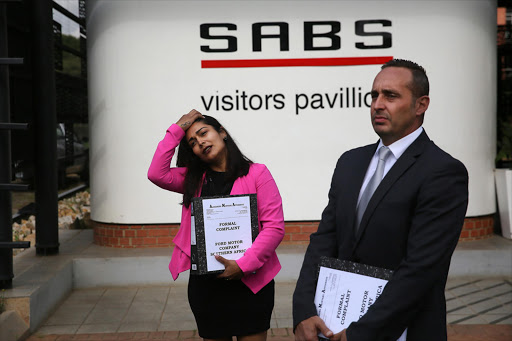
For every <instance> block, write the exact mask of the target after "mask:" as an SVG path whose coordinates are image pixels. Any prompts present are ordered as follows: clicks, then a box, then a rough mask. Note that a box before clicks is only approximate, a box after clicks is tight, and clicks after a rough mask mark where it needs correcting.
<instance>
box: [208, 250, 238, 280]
mask: <svg viewBox="0 0 512 341" xmlns="http://www.w3.org/2000/svg"><path fill="white" fill-rule="evenodd" d="M215 259H216V260H217V261H219V262H220V263H222V265H224V267H225V268H226V269H225V270H224V272H223V273H221V274H220V275H218V276H217V278H224V279H226V280H231V279H240V278H242V277H243V276H244V273H243V271H242V269H240V267H239V266H238V264H237V263H236V262H235V261H234V260H228V259H226V258H224V257H222V256H219V255H215Z"/></svg>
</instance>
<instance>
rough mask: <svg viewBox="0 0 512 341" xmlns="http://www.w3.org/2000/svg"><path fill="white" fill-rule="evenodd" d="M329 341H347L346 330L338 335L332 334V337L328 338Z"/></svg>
mask: <svg viewBox="0 0 512 341" xmlns="http://www.w3.org/2000/svg"><path fill="white" fill-rule="evenodd" d="M330 340H331V341H348V340H347V329H343V330H342V331H341V332H339V333H338V334H334V336H333V337H331V338H330Z"/></svg>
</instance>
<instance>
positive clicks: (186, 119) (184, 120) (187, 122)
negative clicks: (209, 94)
mask: <svg viewBox="0 0 512 341" xmlns="http://www.w3.org/2000/svg"><path fill="white" fill-rule="evenodd" d="M198 118H203V115H202V114H201V113H200V112H199V111H197V110H196V109H192V110H190V111H189V112H188V114H185V115H183V116H181V118H180V119H179V120H178V122H176V124H177V125H179V126H180V127H181V129H183V131H187V129H188V128H190V126H191V125H192V123H194V121H195V120H197V119H198Z"/></svg>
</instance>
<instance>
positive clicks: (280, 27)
mask: <svg viewBox="0 0 512 341" xmlns="http://www.w3.org/2000/svg"><path fill="white" fill-rule="evenodd" d="M391 26H392V23H391V20H387V19H375V20H357V21H356V22H355V25H354V29H353V33H354V34H355V36H357V37H360V39H355V42H354V44H355V48H356V49H360V50H376V49H389V48H390V47H392V44H393V42H392V35H391V32H389V31H388V30H389V29H387V30H386V29H385V28H390V27H391ZM343 30H346V29H345V28H343ZM269 32H271V33H269ZM294 32H295V31H294ZM302 34H303V48H304V51H336V50H340V49H342V47H343V46H342V45H343V41H342V39H343V38H342V24H341V22H340V21H305V22H303V30H302ZM240 35H241V33H240V32H237V25H236V24H234V23H207V24H201V25H200V36H201V38H202V39H203V43H202V45H200V48H201V51H202V52H204V53H208V54H210V56H226V54H231V53H233V52H237V51H238V41H239V40H238V39H251V42H252V52H261V51H262V45H263V41H264V39H267V40H269V39H270V40H273V44H272V46H273V48H274V49H276V48H278V51H276V52H285V51H289V50H290V25H289V24H288V23H287V22H257V23H253V24H252V25H251V36H250V37H247V36H243V37H241V36H240ZM379 38H380V39H379ZM276 40H277V41H276ZM293 41H294V40H293ZM351 41H353V40H351ZM276 42H277V44H276ZM276 45H277V46H278V47H276ZM244 46H246V45H245V44H244ZM249 46H250V45H249ZM344 47H346V46H344ZM231 56H232V55H231ZM368 59H371V61H368ZM377 59H378V61H377ZM389 59H391V58H389V56H386V57H344V58H318V55H316V56H315V58H306V59H301V58H299V59H287V58H280V57H277V56H276V57H275V58H274V59H238V60H237V59H233V58H229V59H225V60H219V59H218V58H214V59H213V60H212V59H208V60H203V61H202V67H203V68H209V67H221V68H232V67H272V66H327V65H330V66H342V65H369V64H382V63H384V62H386V61H387V60H389ZM383 60H384V61H383ZM294 99H295V101H294V108H295V113H296V114H297V115H298V114H299V113H300V112H301V111H303V110H305V109H309V110H322V109H335V108H339V109H345V108H361V107H370V104H371V94H370V92H366V93H365V92H364V91H363V90H362V88H361V87H358V86H346V85H345V86H341V87H340V88H339V90H335V92H331V93H318V92H315V93H311V94H307V93H296V94H295V95H294ZM201 100H202V102H203V105H204V108H205V110H206V111H209V110H210V109H212V110H224V111H231V110H237V111H238V110H243V111H247V110H251V111H257V110H272V109H277V110H281V109H284V108H285V106H286V101H287V98H286V97H285V95H284V94H283V93H271V94H269V93H263V94H258V93H246V91H245V90H241V89H235V90H234V91H231V92H229V93H224V94H219V93H218V91H217V92H216V94H213V95H207V96H204V95H202V96H201Z"/></svg>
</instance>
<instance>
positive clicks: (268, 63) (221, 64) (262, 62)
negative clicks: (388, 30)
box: [201, 56, 393, 69]
mask: <svg viewBox="0 0 512 341" xmlns="http://www.w3.org/2000/svg"><path fill="white" fill-rule="evenodd" d="M391 59H393V57H391V56H383V57H343V58H296V59H231V60H202V61H201V68H203V69H212V68H237V67H288V66H347V65H375V64H384V63H386V62H388V61H390V60H391Z"/></svg>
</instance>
